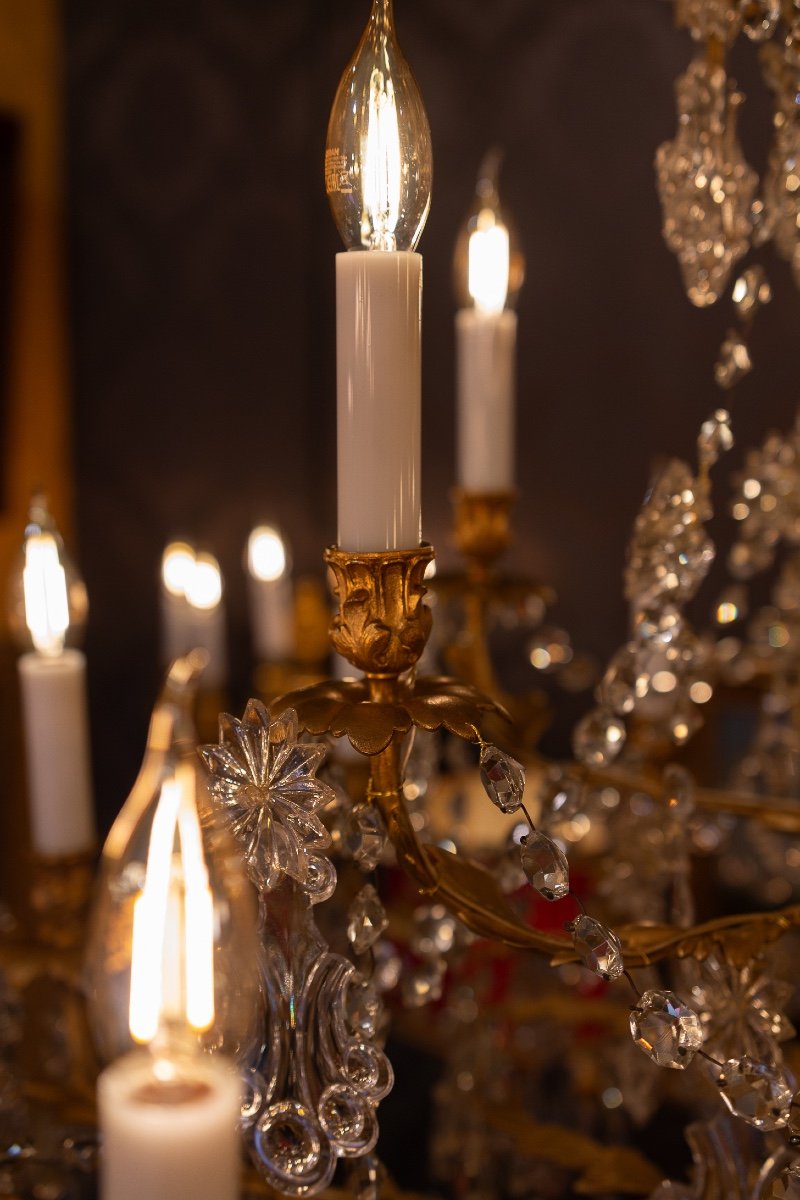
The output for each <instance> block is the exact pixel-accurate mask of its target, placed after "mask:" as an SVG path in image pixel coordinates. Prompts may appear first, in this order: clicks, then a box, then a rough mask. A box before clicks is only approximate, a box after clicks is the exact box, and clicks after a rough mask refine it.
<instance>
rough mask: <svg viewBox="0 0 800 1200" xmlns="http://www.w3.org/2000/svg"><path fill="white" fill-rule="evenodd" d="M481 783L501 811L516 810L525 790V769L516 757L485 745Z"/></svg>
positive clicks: (482, 752) (482, 749)
mask: <svg viewBox="0 0 800 1200" xmlns="http://www.w3.org/2000/svg"><path fill="white" fill-rule="evenodd" d="M480 772H481V783H482V784H483V786H484V788H485V790H486V795H487V796H488V797H489V799H490V800H491V802H492V804H496V805H497V807H498V808H499V809H500V811H501V812H504V813H513V812H516V811H517V809H518V808H519V806H520V805H521V804H522V797H523V794H524V792H525V770H524V768H523V767H522V765H521V764H520V763H518V762H517V761H516V759H514V758H511V757H510V755H508V754H504V753H503V751H502V750H498V748H497V746H483V747H482V748H481V757H480Z"/></svg>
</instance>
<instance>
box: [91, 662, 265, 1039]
mask: <svg viewBox="0 0 800 1200" xmlns="http://www.w3.org/2000/svg"><path fill="white" fill-rule="evenodd" d="M205 660H206V655H205V653H204V652H202V651H195V652H193V653H192V654H190V655H187V656H186V657H184V658H180V659H177V660H176V661H175V662H174V663H173V665H172V667H171V669H170V671H169V674H168V676H167V680H166V683H165V686H164V689H163V691H162V693H161V696H160V697H159V700H158V702H157V704H156V707H155V710H154V712H153V717H152V721H151V724H150V732H149V735H148V740H147V749H146V752H145V757H144V761H143V763H142V767H141V771H140V773H139V776H138V778H137V780H136V782H135V783H134V786H133V790H132V791H131V794H130V796H129V797H128V800H127V801H126V803H125V805H124V807H123V809H122V811H121V812H120V814H119V816H118V817H117V820H116V821H115V822H114V825H113V827H112V829H111V833H110V834H109V836H108V840H107V842H106V845H105V849H104V851H103V859H102V864H101V873H100V880H99V885H98V896H97V901H96V905H95V909H94V913H93V920H92V926H91V933H90V941H89V957H88V964H87V976H88V1000H89V1007H90V1012H91V1015H92V1025H93V1029H94V1031H95V1036H96V1040H97V1044H98V1050H99V1052H100V1054H101V1055H102V1056H103V1057H104V1058H116V1057H118V1056H119V1055H121V1054H123V1053H125V1052H126V1051H128V1050H130V1049H132V1048H133V1047H135V1046H150V1047H151V1048H153V1049H154V1051H155V1052H156V1053H158V1054H163V1053H169V1052H172V1051H175V1052H178V1053H184V1052H186V1051H192V1050H197V1049H211V1050H215V1051H220V1050H221V1051H224V1052H227V1053H228V1054H229V1055H233V1056H238V1055H239V1054H241V1053H243V1052H244V1051H246V1050H247V1049H249V1041H250V1037H251V1033H252V1030H253V1029H254V1027H255V1022H256V1021H257V1014H258V1002H257V996H258V985H257V980H256V977H255V973H254V971H253V969H252V964H253V963H255V961H256V917H255V899H254V896H253V893H252V888H251V886H250V884H249V883H248V881H247V879H246V877H245V874H244V870H243V866H242V862H241V856H240V855H239V853H238V851H237V849H236V847H235V844H234V843H233V842H232V841H231V840H230V839H229V837H228V835H227V834H226V833H225V831H224V830H223V829H222V828H221V826H220V825H219V824H218V822H217V821H216V820H215V818H214V814H213V810H212V808H211V805H210V802H209V800H208V797H207V794H206V791H205V782H204V780H205V777H204V773H203V771H202V768H201V764H200V760H199V758H198V757H197V754H196V746H195V737H194V730H193V726H192V721H191V717H190V712H189V706H190V703H191V701H192V699H193V696H194V693H195V689H196V685H197V680H198V677H199V674H200V671H201V670H202V667H203V665H204V664H205Z"/></svg>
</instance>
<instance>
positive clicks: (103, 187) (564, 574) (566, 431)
mask: <svg viewBox="0 0 800 1200" xmlns="http://www.w3.org/2000/svg"><path fill="white" fill-rule="evenodd" d="M367 13H368V3H367V0H335V2H330V3H325V2H322V0H292V3H283V2H277V0H157V2H156V0H69V2H68V3H66V2H65V3H63V4H62V5H61V20H62V29H63V39H64V68H65V70H64V80H63V87H64V104H65V147H66V236H67V249H68V289H67V301H68V329H69V344H70V347H71V393H72V403H73V411H74V435H73V437H74V455H75V491H76V499H77V549H78V553H79V558H80V562H81V565H82V569H83V572H84V574H85V577H86V581H87V585H88V589H89V594H90V598H91V604H92V613H91V623H90V629H89V639H88V645H87V653H88V658H89V664H90V688H91V699H92V721H93V737H94V752H95V760H96V761H95V771H96V781H97V793H98V803H99V806H100V808H101V812H102V816H103V823H104V824H105V823H107V822H108V821H109V820H110V819H111V817H112V816H113V814H114V812H115V811H116V809H117V808H118V807H119V805H120V803H121V802H122V800H123V799H124V796H125V795H126V793H127V790H128V788H129V786H130V783H131V782H132V779H133V777H134V774H135V772H136V769H137V766H138V762H139V758H140V755H141V750H142V743H143V737H144V733H145V728H146V722H147V719H148V715H149V708H150V705H151V702H152V699H153V696H154V692H155V689H156V686H157V681H158V664H157V638H158V630H157V626H158V572H159V559H160V555H161V551H162V549H163V547H164V545H165V543H166V542H167V541H168V540H170V539H171V538H173V537H175V536H186V537H190V538H192V539H194V540H195V541H197V542H198V543H201V544H202V545H204V546H205V547H207V548H208V549H210V550H212V551H213V552H214V553H215V554H216V555H217V556H218V558H219V559H220V561H221V564H222V569H223V572H224V576H225V580H226V590H227V612H228V621H229V636H230V652H231V661H232V693H233V695H232V703H234V704H237V705H238V704H240V703H241V701H242V700H243V699H244V698H245V694H246V692H247V689H248V686H249V668H250V646H249V633H248V625H247V606H246V596H245V579H244V574H243V571H242V552H243V548H244V545H245V541H246V537H247V534H248V531H249V529H250V528H251V526H252V525H253V523H254V522H255V521H257V520H259V519H270V520H272V521H277V522H279V523H280V524H281V525H282V527H283V528H284V530H285V531H286V533H287V534H288V536H289V538H290V539H291V543H292V549H293V554H294V561H295V566H296V568H297V569H298V570H299V571H301V572H317V573H319V574H320V575H321V560H320V555H321V551H322V548H323V547H324V546H325V545H326V544H328V543H330V542H331V541H333V540H334V538H335V532H336V513H335V445H334V429H335V363H334V309H333V299H334V255H335V253H336V252H337V250H338V249H339V248H340V246H339V243H338V236H337V233H336V230H335V228H334V225H333V222H332V220H331V219H330V216H329V213H328V207H327V201H326V198H325V194H324V188H323V173H322V162H323V148H324V139H325V129H326V124H327V117H328V111H329V107H330V104H331V100H332V97H333V95H334V92H335V89H336V85H337V82H338V79H339V76H340V74H341V72H342V70H343V68H344V66H345V65H346V63H347V61H348V59H349V57H350V55H351V53H352V51H353V49H354V48H355V45H356V42H357V40H358V37H359V35H360V33H361V29H362V27H363V25H364V23H365V20H366V17H367ZM395 13H396V21H397V28H398V36H399V40H400V44H401V46H402V48H403V50H404V52H405V54H406V57H407V58H408V60H409V61H410V63H411V64H412V66H413V68H414V70H415V72H416V75H417V78H418V81H419V84H420V87H421V90H422V94H423V97H424V100H425V103H426V106H427V110H428V115H429V118H430V124H431V128H432V133H433V144H434V192H433V204H432V210H431V215H430V218H429V221H428V224H427V227H426V230H425V233H424V235H423V238H422V241H421V245H420V249H421V252H422V254H423V256H424V278H425V292H424V333H423V356H424V381H423V382H424V387H423V397H424V399H423V444H424V490H423V525H424V531H425V535H426V537H427V538H428V539H430V540H431V541H433V542H434V544H435V545H436V546H437V548H438V550H439V552H440V556H441V558H442V559H444V560H445V562H447V561H451V562H452V553H453V552H452V551H451V549H450V547H449V545H448V537H449V526H450V505H449V500H448V489H449V487H450V485H451V483H452V481H453V476H454V381H453V376H454V372H453V358H454V345H453V311H454V299H453V291H452V285H451V273H452V272H451V262H452V251H453V246H454V242H455V238H456V234H457V230H458V227H459V224H460V223H461V221H462V220H463V219H464V217H465V215H466V212H467V210H468V207H469V205H470V202H471V197H472V193H473V188H474V183H475V175H476V171H477V168H478V165H479V162H480V160H481V157H482V155H483V153H484V151H485V150H486V149H487V147H488V146H490V145H491V144H493V143H499V144H501V145H502V146H504V147H505V151H506V158H505V166H504V170H503V176H502V181H501V183H502V193H503V196H504V199H505V201H506V202H507V205H508V207H509V209H510V210H511V211H512V213H513V214H514V216H515V217H516V220H517V224H518V226H519V230H520V233H521V238H522V242H523V246H524V250H525V254H526V258H527V264H528V276H527V282H526V285H525V288H524V291H523V293H522V295H521V298H520V302H519V321H520V324H519V402H518V412H519V416H518V481H519V487H520V491H521V496H520V501H519V505H518V509H517V514H516V546H515V549H514V551H513V560H514V565H515V566H516V568H517V569H519V570H523V571H527V572H529V573H530V574H532V575H534V576H537V577H539V578H540V579H542V580H543V581H546V582H548V583H550V584H552V585H554V587H555V588H556V589H557V591H558V593H559V597H560V601H559V606H558V609H557V616H558V618H559V620H560V621H561V622H562V623H563V624H564V625H566V626H567V628H568V629H569V630H570V631H571V633H572V635H573V638H574V641H575V642H576V643H577V644H578V645H580V646H582V647H584V648H586V649H588V650H590V651H592V652H594V653H595V654H597V655H599V656H601V657H603V656H607V655H608V654H609V653H610V651H611V650H612V649H613V648H614V646H615V645H616V644H617V643H618V642H619V641H620V640H621V638H622V637H623V635H624V625H625V604H624V601H623V598H622V591H621V571H622V566H623V561H624V548H625V544H626V540H627V537H628V533H629V528H630V524H631V521H632V519H633V517H634V515H635V512H636V509H637V506H638V504H639V502H640V500H641V497H642V494H643V491H644V488H645V485H646V483H647V479H648V475H649V471H650V468H651V465H652V464H653V462H654V461H655V460H656V459H657V458H658V457H659V456H665V455H672V454H680V455H683V456H688V457H690V458H692V457H693V453H694V450H693V447H694V441H695V438H696V435H697V430H698V427H699V424H700V422H701V420H702V419H703V418H704V417H705V416H706V415H707V414H708V413H709V412H710V411H711V410H712V409H713V408H715V407H716V406H718V404H719V403H720V399H721V397H720V393H719V392H718V390H717V389H716V387H715V385H714V383H713V377H712V368H713V363H714V360H715V358H716V354H717V349H718V346H719V344H720V342H721V340H722V337H723V334H724V332H725V329H726V328H727V326H728V325H729V324H730V323H732V312H731V307H730V304H729V302H728V301H724V302H722V303H720V304H719V305H718V306H716V307H715V308H714V309H712V310H710V311H698V310H696V309H694V308H693V307H692V306H691V305H690V303H689V302H688V300H687V299H686V296H685V294H684V291H683V288H682V285H681V281H680V276H679V271H678V266H677V263H676V262H675V260H674V259H673V257H672V256H671V255H670V253H669V252H668V251H667V249H666V248H665V246H664V244H663V242H662V240H661V234H660V211H659V204H658V199H657V195H656V190H655V183H654V173H653V165H652V164H653V156H654V152H655V149H656V147H657V146H658V144H659V143H660V142H661V141H663V140H664V139H665V138H668V137H671V136H672V135H673V133H674V128H675V113H674V100H673V86H674V80H675V78H676V76H677V75H678V74H679V72H680V71H682V70H683V69H685V67H686V65H687V63H688V61H689V57H690V53H691V43H690V39H689V37H688V35H686V34H685V33H684V32H681V31H677V30H676V29H675V28H674V26H673V20H672V8H671V5H669V4H667V3H665V2H663V0H559V2H558V3H552V0H548V2H545V0H495V2H494V3H492V4H487V3H486V2H485V0H396V4H395ZM742 40H743V39H740V41H742ZM734 67H735V70H736V74H737V76H738V78H739V81H740V84H741V85H742V87H743V89H744V91H745V92H746V93H747V96H748V100H747V103H746V105H745V106H744V112H743V116H742V137H743V141H744V144H745V149H746V151H747V153H748V156H749V158H750V161H751V162H752V163H753V165H754V166H755V167H756V168H757V169H759V170H761V169H762V168H763V165H764V161H765V156H766V151H767V146H768V140H769V133H770V120H771V105H770V98H769V97H768V95H767V94H766V91H765V88H764V86H763V84H762V82H761V79H760V75H759V72H758V68H757V64H756V61H755V52H754V50H753V48H752V47H751V46H749V45H744V46H742V47H740V48H739V49H737V56H736V57H735V59H734ZM760 254H761V260H762V261H763V262H764V263H765V265H766V267H767V270H768V273H769V277H770V280H771V282H772V286H773V289H774V293H775V298H774V300H773V303H772V304H771V305H770V306H769V307H768V308H767V309H766V310H765V311H764V312H763V313H762V315H761V316H760V317H759V318H758V319H757V321H756V325H755V330H754V335H753V339H752V352H753V357H754V360H755V364H756V366H755V370H754V372H753V374H752V375H751V376H750V377H749V378H748V379H747V380H746V381H745V382H744V383H743V384H742V386H741V387H740V388H739V389H738V390H737V393H736V394H735V396H734V397H733V398H732V399H731V408H732V412H733V418H734V429H735V433H736V436H737V441H738V450H737V451H736V452H735V453H734V454H733V455H729V456H728V458H727V459H726V460H725V462H724V463H723V464H721V465H720V467H719V468H718V470H717V483H718V500H719V508H720V510H721V511H722V514H723V515H722V516H721V517H720V519H719V520H718V522H717V532H718V534H719V536H720V538H721V540H722V541H723V542H724V541H725V538H726V537H727V536H728V535H729V526H730V521H729V518H728V517H727V516H726V515H725V513H724V509H725V498H726V496H727V491H728V481H729V476H730V472H731V470H732V469H733V467H734V465H735V462H736V461H737V455H740V454H741V452H742V449H743V448H744V447H745V446H746V445H747V444H749V443H754V442H756V441H758V440H760V439H761V438H762V436H763V434H764V432H765V431H766V429H767V428H768V427H770V426H774V425H778V426H785V425H786V424H787V423H788V422H789V421H790V420H791V418H792V415H793V410H794V407H795V405H796V400H797V397H796V393H795V387H794V384H795V378H796V375H797V364H798V354H797V334H796V331H797V328H798V318H799V317H800V297H798V294H797V292H796V290H795V288H794V285H793V283H792V281H791V277H790V272H789V269H788V267H787V266H786V264H784V263H782V262H780V261H779V260H777V259H775V258H774V256H773V255H772V253H771V251H767V252H760ZM708 595H710V593H708ZM709 603H710V601H709Z"/></svg>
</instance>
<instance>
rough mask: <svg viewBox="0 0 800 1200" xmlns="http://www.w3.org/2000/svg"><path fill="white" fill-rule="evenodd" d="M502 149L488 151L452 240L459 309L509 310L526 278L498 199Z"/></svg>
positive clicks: (513, 234) (515, 239) (516, 241)
mask: <svg viewBox="0 0 800 1200" xmlns="http://www.w3.org/2000/svg"><path fill="white" fill-rule="evenodd" d="M502 158H503V156H502V152H501V151H500V150H498V149H492V150H490V151H489V153H488V154H487V155H486V157H485V158H484V160H483V162H482V163H481V166H480V170H479V172H478V182H477V185H476V188H475V199H474V201H473V204H472V208H471V209H470V212H469V215H468V216H467V219H466V221H465V222H464V224H463V225H462V227H461V231H460V233H459V235H458V240H457V242H456V250H455V258H454V270H455V284H456V296H457V299H458V302H459V305H460V307H461V308H473V307H474V308H475V309H477V310H478V311H479V312H481V313H484V314H487V315H489V314H494V313H499V312H502V311H503V309H504V308H513V307H514V305H515V304H516V301H517V296H518V295H519V291H520V288H521V287H522V284H523V281H524V278H525V259H524V256H523V254H522V251H521V249H520V246H519V239H518V236H517V232H516V227H515V225H514V222H513V221H512V219H511V217H510V216H509V215H508V213H507V212H506V211H505V209H504V208H503V206H502V205H501V203H500V194H499V189H498V176H499V172H500V165H501V163H502Z"/></svg>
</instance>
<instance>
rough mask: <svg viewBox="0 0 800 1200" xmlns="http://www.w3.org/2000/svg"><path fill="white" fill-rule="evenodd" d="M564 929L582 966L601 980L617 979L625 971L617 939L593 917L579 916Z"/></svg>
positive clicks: (620, 947)
mask: <svg viewBox="0 0 800 1200" xmlns="http://www.w3.org/2000/svg"><path fill="white" fill-rule="evenodd" d="M566 928H567V929H568V930H569V931H570V933H571V934H572V944H573V946H574V947H575V953H576V954H577V955H578V958H579V959H580V960H581V962H582V963H583V965H584V966H585V967H586V968H587V969H588V970H589V971H592V972H593V973H594V974H595V975H599V976H600V978H601V979H618V978H619V976H620V975H621V974H622V972H623V971H624V969H625V964H624V963H623V961H622V946H621V945H620V942H619V938H618V937H617V935H616V934H615V933H614V932H613V931H612V930H611V929H607V928H606V927H605V925H601V924H600V922H599V921H595V919H594V917H587V916H583V915H582V916H580V917H577V918H576V920H574V921H570V923H569V924H568V925H567V926H566Z"/></svg>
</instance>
